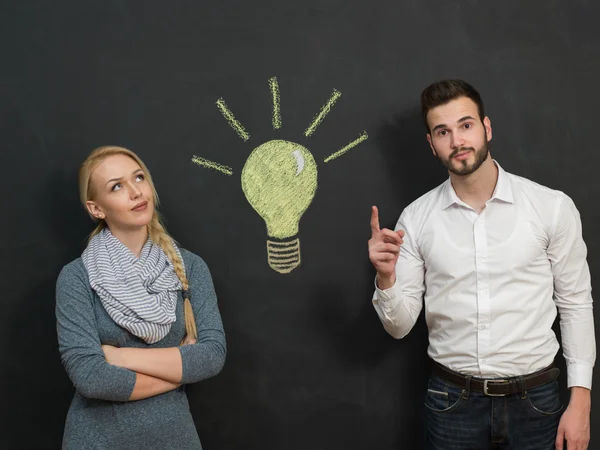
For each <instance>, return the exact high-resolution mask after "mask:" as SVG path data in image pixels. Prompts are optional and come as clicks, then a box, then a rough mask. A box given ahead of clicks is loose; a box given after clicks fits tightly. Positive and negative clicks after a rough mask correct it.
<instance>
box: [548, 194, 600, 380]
mask: <svg viewBox="0 0 600 450" xmlns="http://www.w3.org/2000/svg"><path fill="white" fill-rule="evenodd" d="M554 224H555V226H554V229H553V233H552V235H551V238H550V242H549V245H548V250H547V252H548V258H549V260H550V263H551V265H552V273H553V277H554V301H555V303H556V306H557V308H558V311H559V314H560V330H561V335H562V347H563V354H564V357H565V360H566V363H567V385H568V387H571V386H582V387H585V388H588V389H591V387H592V370H593V367H594V363H595V361H596V339H595V332H594V315H593V304H592V288H591V280H590V270H589V267H588V264H587V260H586V256H587V248H586V245H585V242H584V241H583V237H582V227H581V219H580V216H579V212H578V211H577V208H576V207H575V204H574V203H573V201H572V200H571V199H570V198H569V197H568V196H566V195H564V194H563V195H562V196H561V200H560V202H559V204H558V205H557V208H556V213H555V220H554Z"/></svg>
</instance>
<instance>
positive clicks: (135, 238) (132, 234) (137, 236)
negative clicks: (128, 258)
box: [110, 227, 148, 258]
mask: <svg viewBox="0 0 600 450" xmlns="http://www.w3.org/2000/svg"><path fill="white" fill-rule="evenodd" d="M110 231H111V233H112V234H113V236H114V237H116V238H117V239H118V240H120V241H121V242H122V243H123V245H125V247H127V248H128V249H129V250H131V252H132V253H133V254H134V255H135V256H136V258H139V257H140V254H141V253H142V248H144V245H145V244H146V241H147V240H148V227H140V228H137V229H128V230H119V229H112V228H111V230H110Z"/></svg>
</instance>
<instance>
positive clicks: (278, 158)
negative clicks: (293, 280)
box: [192, 77, 368, 274]
mask: <svg viewBox="0 0 600 450" xmlns="http://www.w3.org/2000/svg"><path fill="white" fill-rule="evenodd" d="M269 88H270V91H271V96H272V101H273V114H272V125H273V129H275V130H277V129H279V128H281V127H282V124H283V122H282V116H281V105H280V92H279V83H278V81H277V78H276V77H273V78H270V79H269ZM341 95H342V94H341V92H339V91H338V90H336V89H334V90H333V93H332V94H331V96H330V98H329V99H328V100H327V101H326V102H325V104H324V105H323V106H322V107H321V110H320V111H319V113H318V114H317V115H316V116H315V117H314V119H313V120H312V122H311V123H310V125H309V126H308V128H307V129H306V130H305V131H304V135H305V136H306V137H309V136H311V135H312V134H313V133H314V132H315V130H316V129H317V127H319V125H320V124H321V123H322V122H323V120H324V119H325V118H326V117H327V115H328V114H329V113H330V112H331V110H332V108H333V106H334V105H335V103H336V102H337V100H338V99H339V98H340V97H341ZM216 103H217V108H218V110H219V111H220V112H221V114H222V115H223V117H224V118H225V120H226V121H227V122H228V123H229V125H230V126H231V128H233V130H234V131H235V132H236V134H237V135H238V136H239V137H240V138H241V139H242V140H243V141H244V142H246V141H248V140H249V139H250V134H249V133H248V132H247V131H246V129H245V128H244V126H243V125H242V124H241V123H240V122H239V121H238V120H237V119H236V117H235V116H234V114H233V112H231V110H230V109H229V108H228V106H227V105H226V104H225V101H224V100H223V99H222V98H220V99H219V100H217V102H216ZM367 138H368V135H367V133H366V132H365V131H363V132H362V133H361V134H360V135H359V137H358V138H357V139H355V140H353V141H352V142H350V143H349V144H347V145H345V146H344V147H342V148H341V149H340V150H338V151H337V152H334V153H332V154H331V155H329V156H328V157H327V158H325V159H324V162H325V163H328V162H330V161H332V160H334V159H336V158H338V157H340V156H342V155H343V154H345V153H346V152H348V151H349V150H350V149H352V148H354V147H356V146H357V145H358V144H360V143H361V142H364V141H365V140H366V139H367ZM192 162H194V163H195V164H197V165H199V166H201V167H205V168H208V169H212V170H216V171H218V172H220V173H223V174H225V175H232V174H233V169H232V168H231V167H229V166H225V165H223V164H220V163H217V162H214V161H210V160H208V159H206V158H203V157H200V156H196V155H194V157H193V158H192ZM317 179H318V170H317V163H316V162H315V159H314V157H313V155H312V153H311V152H310V151H309V150H308V149H307V148H306V147H304V146H302V145H300V144H298V143H295V142H291V141H286V140H281V139H275V140H271V141H267V142H264V143H263V144H261V145H259V146H258V147H256V148H255V149H254V150H253V151H252V152H251V154H250V156H249V157H248V159H247V160H246V162H245V164H244V166H243V168H242V174H241V185H242V190H243V192H244V195H245V196H246V199H247V200H248V203H249V204H250V205H251V206H252V208H254V210H255V211H256V212H257V213H258V215H259V216H260V217H261V218H262V219H263V220H264V222H265V224H266V227H267V235H268V239H267V261H268V264H269V266H270V267H271V268H272V269H273V270H275V271H276V272H279V273H282V274H284V273H290V272H291V271H293V270H294V269H295V268H297V267H298V266H299V265H300V262H301V258H300V239H299V237H298V234H299V222H300V219H301V218H302V215H303V214H304V213H305V211H306V210H307V209H308V207H309V206H310V204H311V203H312V201H313V198H314V196H315V193H316V191H317Z"/></svg>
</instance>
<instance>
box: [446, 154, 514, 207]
mask: <svg viewBox="0 0 600 450" xmlns="http://www.w3.org/2000/svg"><path fill="white" fill-rule="evenodd" d="M493 161H494V164H496V167H497V168H498V180H497V181H496V188H495V189H494V193H493V194H492V198H490V199H489V200H488V202H490V201H492V200H495V199H497V200H500V201H503V202H506V203H513V202H514V200H513V193H512V186H511V183H510V179H509V178H508V174H507V173H506V172H505V171H504V169H503V168H502V167H501V166H500V164H498V162H497V161H496V160H495V159H494V160H493ZM454 204H458V205H464V202H463V201H462V200H461V199H460V198H458V195H456V191H455V190H454V188H453V187H452V183H451V181H450V178H448V179H447V180H446V182H445V183H444V187H443V192H442V202H441V206H442V209H446V208H448V207H450V206H452V205H454Z"/></svg>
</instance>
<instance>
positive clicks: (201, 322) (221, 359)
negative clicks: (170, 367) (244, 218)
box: [179, 252, 227, 384]
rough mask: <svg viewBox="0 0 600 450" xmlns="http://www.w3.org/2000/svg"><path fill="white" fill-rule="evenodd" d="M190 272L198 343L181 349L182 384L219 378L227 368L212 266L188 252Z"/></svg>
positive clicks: (188, 274) (187, 265)
mask: <svg viewBox="0 0 600 450" xmlns="http://www.w3.org/2000/svg"><path fill="white" fill-rule="evenodd" d="M186 256H187V258H186V261H185V263H186V269H187V270H186V271H187V276H188V282H189V285H190V292H191V299H190V301H191V304H192V309H193V311H194V318H195V320H196V328H197V331H198V339H197V342H196V343H195V344H191V345H184V346H182V347H179V350H180V352H181V360H182V364H183V376H182V381H181V382H182V384H189V383H196V382H198V381H201V380H204V379H207V378H210V377H213V376H215V375H217V374H218V373H219V372H220V371H221V369H222V368H223V365H224V364H225V356H226V353H227V347H226V342H225V332H224V330H223V323H222V320H221V314H220V312H219V307H218V304H217V295H216V293H215V289H214V286H213V281H212V277H211V275H210V271H209V269H208V266H207V265H206V263H205V262H204V260H202V258H200V257H199V256H197V255H194V254H193V253H190V252H186Z"/></svg>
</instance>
